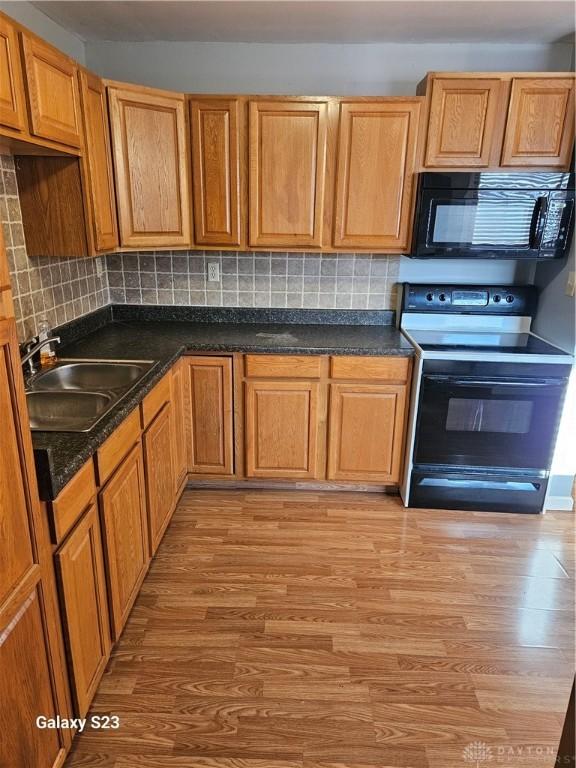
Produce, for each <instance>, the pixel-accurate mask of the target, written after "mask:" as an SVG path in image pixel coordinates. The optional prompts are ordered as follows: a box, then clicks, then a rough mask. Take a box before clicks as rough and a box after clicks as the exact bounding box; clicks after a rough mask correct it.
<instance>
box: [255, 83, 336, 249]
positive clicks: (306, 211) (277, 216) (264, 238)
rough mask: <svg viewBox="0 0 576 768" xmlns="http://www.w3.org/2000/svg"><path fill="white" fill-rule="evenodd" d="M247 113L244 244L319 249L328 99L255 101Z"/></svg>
mask: <svg viewBox="0 0 576 768" xmlns="http://www.w3.org/2000/svg"><path fill="white" fill-rule="evenodd" d="M249 109H250V158H249V164H250V193H249V207H250V238H249V244H250V245H252V246H273V247H274V246H276V247H282V248H291V247H295V248H298V247H300V248H301V247H307V248H319V247H320V246H321V245H322V226H323V216H324V196H325V168H326V146H327V131H328V101H327V100H325V101H323V100H310V99H304V98H303V99H299V100H290V99H288V98H282V99H281V98H279V99H277V100H266V101H260V100H254V101H251V102H250V105H249Z"/></svg>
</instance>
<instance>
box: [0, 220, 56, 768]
mask: <svg viewBox="0 0 576 768" xmlns="http://www.w3.org/2000/svg"><path fill="white" fill-rule="evenodd" d="M2 250H3V246H2V237H1V233H0V258H1V257H2V256H3V254H2ZM0 457H1V458H0V533H1V535H0V541H1V545H0V546H1V557H0V692H1V693H0V725H1V736H0V765H2V768H22V767H23V766H34V768H51V767H52V766H54V765H56V764H57V765H61V764H62V762H63V761H64V756H65V752H66V747H67V745H69V743H70V735H69V733H68V734H66V732H63V731H59V730H41V729H39V728H37V727H36V718H37V717H39V716H44V717H48V718H54V717H56V715H58V714H60V715H62V716H63V717H69V716H70V713H69V711H68V693H67V684H66V683H65V679H64V674H65V672H64V657H63V653H64V650H63V646H62V638H61V636H60V628H59V618H58V614H57V605H56V592H55V581H54V573H53V565H52V555H51V549H50V542H49V536H48V530H47V525H46V522H47V521H46V520H45V519H44V518H43V517H42V511H41V509H40V503H39V501H38V496H37V485H36V476H35V472H34V459H33V453H32V443H31V440H30V430H29V427H28V419H27V413H26V402H25V395H24V384H23V380H22V373H21V366H20V357H19V354H18V341H17V338H16V328H15V323H14V320H1V321H0Z"/></svg>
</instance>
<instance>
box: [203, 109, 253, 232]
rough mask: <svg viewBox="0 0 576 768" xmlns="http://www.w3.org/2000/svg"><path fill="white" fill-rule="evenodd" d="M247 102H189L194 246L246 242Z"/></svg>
mask: <svg viewBox="0 0 576 768" xmlns="http://www.w3.org/2000/svg"><path fill="white" fill-rule="evenodd" d="M245 111H246V102H245V101H244V100H241V99H230V98H218V97H208V98H196V97H195V98H193V99H192V100H191V101H190V128H191V136H192V178H193V182H194V224H195V233H194V234H195V242H196V243H197V244H198V245H222V246H236V247H239V246H241V245H242V244H243V241H244V240H245V234H244V232H245V212H244V203H245V201H244V185H245V182H244V178H243V175H244V171H245V167H246V162H245V151H246V149H245V144H244V134H245V120H246V116H245Z"/></svg>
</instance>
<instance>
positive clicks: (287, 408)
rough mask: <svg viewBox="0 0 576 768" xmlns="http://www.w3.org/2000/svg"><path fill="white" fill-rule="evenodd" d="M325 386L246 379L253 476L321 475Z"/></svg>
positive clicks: (249, 462)
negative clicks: (322, 394) (321, 405)
mask: <svg viewBox="0 0 576 768" xmlns="http://www.w3.org/2000/svg"><path fill="white" fill-rule="evenodd" d="M319 388H320V385H319V384H318V383H317V382H309V381H247V382H246V404H245V408H246V474H247V476H248V477H279V478H280V477H285V478H291V477H294V478H307V479H310V480H312V479H316V478H320V477H321V471H320V461H319V456H318V449H319V428H320V418H319V409H318V402H319Z"/></svg>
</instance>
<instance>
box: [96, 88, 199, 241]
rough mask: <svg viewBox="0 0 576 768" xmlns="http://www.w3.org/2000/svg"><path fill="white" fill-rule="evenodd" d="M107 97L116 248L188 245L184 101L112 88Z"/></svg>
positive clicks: (156, 93)
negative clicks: (115, 203)
mask: <svg viewBox="0 0 576 768" xmlns="http://www.w3.org/2000/svg"><path fill="white" fill-rule="evenodd" d="M109 97H110V120H111V127H112V144H113V151H114V164H115V171H116V194H117V201H118V215H119V220H120V243H121V245H123V246H129V247H130V246H131V247H136V248H138V247H142V248H146V247H149V248H150V247H169V246H187V245H190V243H191V239H190V229H191V227H190V217H191V206H190V192H189V166H188V151H187V136H186V134H187V130H186V115H185V103H186V102H185V98H184V96H183V95H180V94H177V93H169V92H165V91H157V90H153V89H151V88H131V87H128V86H126V87H123V86H122V85H117V84H114V85H113V86H112V87H110V88H109Z"/></svg>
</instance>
